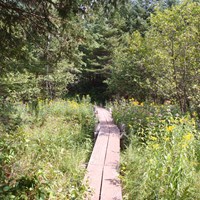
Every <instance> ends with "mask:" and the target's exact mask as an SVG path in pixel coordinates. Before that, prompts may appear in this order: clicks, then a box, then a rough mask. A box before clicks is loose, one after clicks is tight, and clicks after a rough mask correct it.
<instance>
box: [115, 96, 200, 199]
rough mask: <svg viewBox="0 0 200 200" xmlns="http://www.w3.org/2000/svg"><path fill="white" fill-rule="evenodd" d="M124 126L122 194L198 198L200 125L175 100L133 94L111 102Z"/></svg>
mask: <svg viewBox="0 0 200 200" xmlns="http://www.w3.org/2000/svg"><path fill="white" fill-rule="evenodd" d="M113 116H114V119H115V121H117V122H122V123H124V124H125V127H126V134H127V136H128V137H127V140H128V142H127V143H126V149H125V150H124V152H123V153H122V165H121V178H122V183H123V187H124V199H198V197H199V177H200V174H199V166H200V163H199V156H198V155H199V130H198V129H197V126H198V124H197V123H196V120H195V119H194V118H191V117H190V116H189V115H181V114H180V111H179V109H177V108H176V107H175V106H173V105H162V106H159V105H153V104H152V105H148V104H147V103H144V104H143V103H139V102H138V101H136V100H134V99H130V101H129V102H126V101H122V102H120V103H117V102H116V103H115V104H114V105H113Z"/></svg>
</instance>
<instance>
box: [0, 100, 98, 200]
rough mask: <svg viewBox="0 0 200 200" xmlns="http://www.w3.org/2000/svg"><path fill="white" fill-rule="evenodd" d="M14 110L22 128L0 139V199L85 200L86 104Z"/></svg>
mask: <svg viewBox="0 0 200 200" xmlns="http://www.w3.org/2000/svg"><path fill="white" fill-rule="evenodd" d="M17 108H18V113H19V114H20V115H21V118H22V120H23V121H22V125H21V126H20V127H19V128H18V129H17V130H16V131H14V132H13V133H9V134H7V133H4V134H2V135H1V136H0V137H1V140H0V151H1V154H0V168H1V172H0V173H1V174H0V180H1V181H0V199H5V200H6V199H9V200H10V199H16V200H17V199H20V200H21V199H24V200H25V199H34V200H35V199H40V200H42V199H56V200H57V199H70V200H71V199H72V200H73V199H84V195H85V191H86V188H85V187H86V186H85V185H84V184H82V180H83V177H84V172H85V163H86V162H87V160H88V158H89V154H90V152H91V150H92V132H93V128H94V123H95V122H94V116H93V109H92V106H91V104H90V103H89V100H88V99H86V98H85V99H83V100H82V101H80V102H77V101H74V100H71V101H64V100H57V101H51V102H44V101H39V102H38V104H37V108H36V109H37V111H36V112H35V110H34V111H33V110H32V107H31V106H28V105H21V104H19V105H18V106H17Z"/></svg>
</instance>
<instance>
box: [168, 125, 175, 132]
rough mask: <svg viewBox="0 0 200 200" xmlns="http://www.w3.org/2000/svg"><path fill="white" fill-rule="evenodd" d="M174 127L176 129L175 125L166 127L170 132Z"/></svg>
mask: <svg viewBox="0 0 200 200" xmlns="http://www.w3.org/2000/svg"><path fill="white" fill-rule="evenodd" d="M173 129H174V126H168V127H167V128H166V130H167V131H168V132H171V131H172V130H173Z"/></svg>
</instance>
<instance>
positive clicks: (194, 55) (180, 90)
mask: <svg viewBox="0 0 200 200" xmlns="http://www.w3.org/2000/svg"><path fill="white" fill-rule="evenodd" d="M199 20H200V6H199V3H190V2H185V3H183V4H181V5H178V6H175V7H173V8H172V9H167V10H165V11H164V12H161V11H157V12H156V14H155V15H153V16H152V17H151V30H150V31H149V32H148V34H147V36H146V41H148V46H149V49H150V52H151V53H150V55H151V56H149V58H148V64H149V65H148V69H149V70H150V71H151V72H152V74H153V79H154V81H152V86H153V87H154V89H156V90H157V92H158V94H159V95H160V96H162V97H164V98H166V99H168V98H174V99H175V100H177V101H178V102H179V105H180V108H181V110H182V111H183V112H186V111H187V110H188V109H190V107H191V103H192V104H193V105H196V106H199V100H197V98H196V97H197V96H198V93H199V90H198V89H197V88H199V83H200V82H199V80H200V74H199V73H200V71H199V67H200V66H199V63H200V62H199V48H200V46H199V44H200V35H199V32H200V30H199V27H200V22H199Z"/></svg>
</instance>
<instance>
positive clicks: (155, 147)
mask: <svg viewBox="0 0 200 200" xmlns="http://www.w3.org/2000/svg"><path fill="white" fill-rule="evenodd" d="M152 147H153V149H158V148H159V147H160V145H159V144H158V143H156V144H153V145H152Z"/></svg>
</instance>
